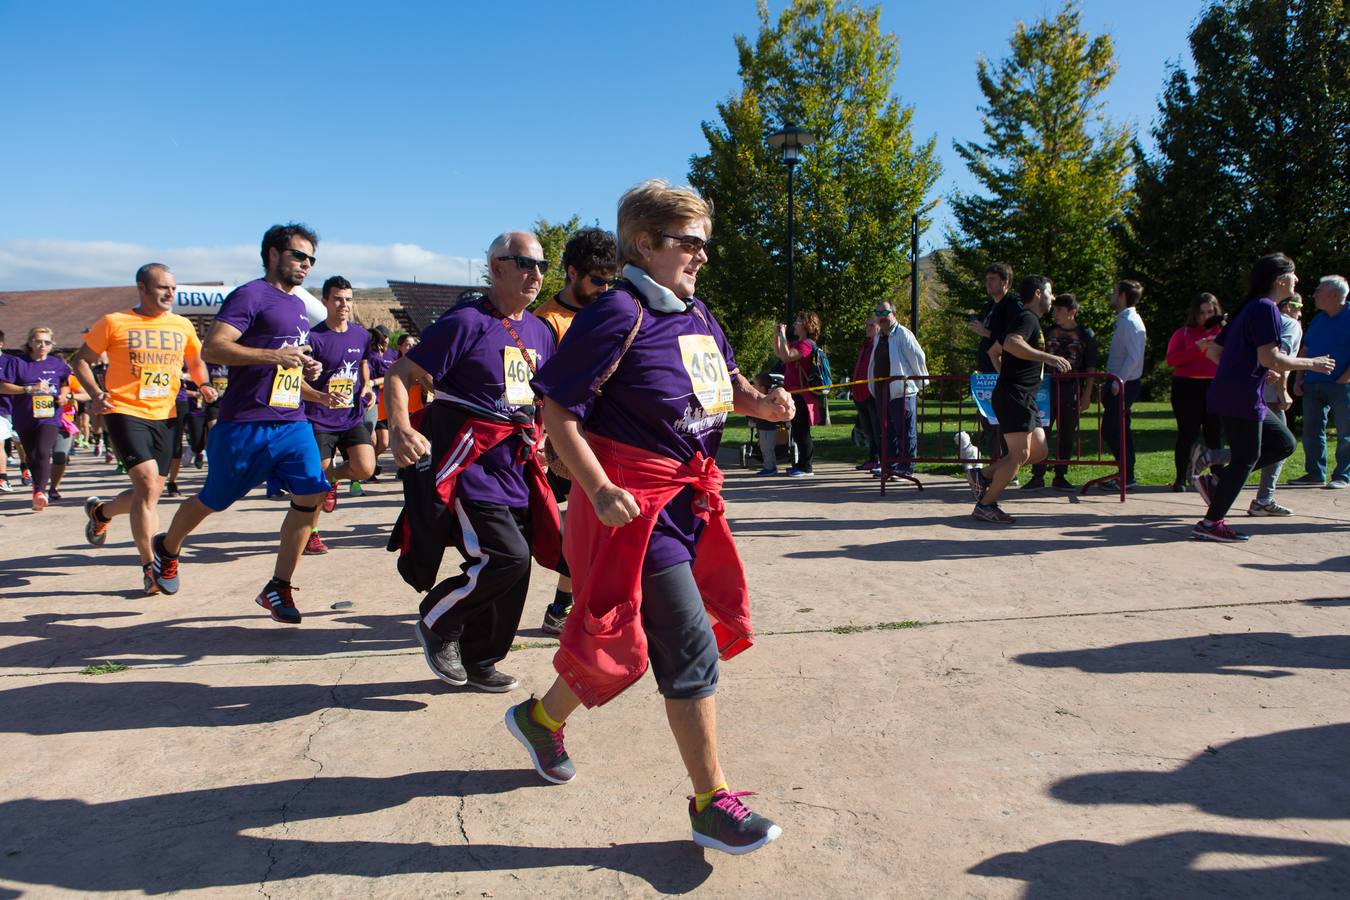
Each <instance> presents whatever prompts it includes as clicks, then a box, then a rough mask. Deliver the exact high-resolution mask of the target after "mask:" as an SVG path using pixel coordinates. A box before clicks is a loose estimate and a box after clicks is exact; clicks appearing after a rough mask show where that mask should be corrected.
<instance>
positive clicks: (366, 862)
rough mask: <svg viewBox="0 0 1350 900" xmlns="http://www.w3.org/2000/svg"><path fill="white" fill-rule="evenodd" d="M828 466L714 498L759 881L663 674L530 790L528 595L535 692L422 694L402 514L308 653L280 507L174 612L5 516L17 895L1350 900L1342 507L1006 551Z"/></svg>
mask: <svg viewBox="0 0 1350 900" xmlns="http://www.w3.org/2000/svg"><path fill="white" fill-rule="evenodd" d="M78 459H79V458H78V457H77V460H78ZM822 469H823V472H824V474H822V475H821V476H819V477H817V478H816V479H814V480H812V481H811V482H807V483H805V484H802V483H799V482H787V481H785V480H783V481H779V480H770V481H766V480H764V479H752V478H749V477H745V476H742V475H740V474H739V473H732V474H731V476H730V478H729V481H728V490H727V495H728V500H729V503H730V504H731V507H730V512H731V516H732V518H733V528H734V530H735V532H736V534H737V536H738V544H739V546H740V548H741V551H742V554H743V556H744V557H745V560H746V566H747V574H748V576H749V579H750V583H751V589H752V594H753V596H754V601H755V614H756V621H757V625H758V627H759V629H760V640H759V643H758V644H757V646H756V647H755V648H753V649H752V650H750V651H748V652H747V653H745V654H743V655H742V656H740V657H738V658H737V659H735V660H733V661H732V662H730V663H728V664H726V665H725V666H724V668H723V678H722V682H721V685H720V688H719V693H720V701H719V713H720V715H719V719H720V722H721V728H720V731H721V743H722V748H721V750H722V756H723V761H724V765H725V767H726V769H727V771H728V775H729V777H730V779H731V783H732V786H733V788H734V789H737V790H753V791H757V792H758V793H757V796H756V797H755V798H753V800H752V803H753V805H754V806H755V808H756V809H757V810H759V811H762V812H764V813H766V814H768V815H769V816H770V817H772V818H773V819H775V821H778V822H779V823H780V824H782V825H783V827H784V834H783V837H782V838H781V839H780V840H779V841H778V842H777V843H775V844H773V845H771V846H769V847H767V848H765V849H763V850H761V851H759V852H757V853H755V854H753V855H751V856H748V857H741V858H732V857H727V856H723V855H721V854H714V853H711V852H707V853H705V852H704V851H701V850H699V849H698V848H696V847H695V846H694V845H693V844H692V843H691V842H690V841H689V840H688V837H689V827H688V820H687V816H686V813H685V796H686V794H687V792H688V783H687V779H686V778H685V777H684V776H683V773H682V767H681V765H680V762H679V758H678V754H677V753H676V751H675V747H674V744H673V742H672V741H671V739H670V737H669V732H668V730H667V728H666V725H665V721H664V716H663V713H662V709H661V703H660V698H659V697H658V696H657V695H656V692H655V686H654V683H653V681H652V680H651V678H650V676H648V677H646V678H644V680H643V681H642V682H640V683H639V684H638V685H637V686H636V687H635V688H634V689H632V690H630V691H629V692H628V693H626V694H624V695H622V696H621V697H619V698H618V699H617V700H615V701H614V702H612V703H611V704H609V705H607V706H605V707H603V708H601V709H599V710H592V711H581V712H579V713H578V714H577V716H576V717H575V718H574V719H573V720H572V722H571V723H569V725H568V747H569V750H570V752H571V753H572V756H573V758H574V759H575V760H576V763H577V766H578V770H579V773H580V774H579V776H578V778H577V780H576V781H575V782H574V783H573V784H570V785H566V786H561V787H560V786H553V785H547V784H544V783H543V782H542V781H540V780H539V779H538V778H537V777H536V776H535V775H534V774H533V773H532V771H531V770H530V769H528V768H527V765H528V763H527V760H526V758H525V755H524V753H523V751H522V750H521V749H520V747H519V745H518V744H516V743H515V741H514V740H513V739H511V738H510V736H509V735H508V734H507V733H506V731H505V729H504V728H503V727H502V724H501V717H502V714H503V712H504V711H505V709H506V707H507V706H508V705H509V704H511V703H514V702H518V701H519V700H520V699H523V698H524V697H526V696H528V693H529V692H531V691H535V692H538V691H542V690H543V689H544V688H545V687H546V686H547V684H548V683H549V681H550V680H551V677H552V668H551V664H550V659H551V649H550V644H551V642H549V641H547V640H546V639H545V638H544V636H543V635H542V634H540V633H538V632H537V630H536V626H537V621H538V618H539V617H540V616H541V615H542V610H543V606H544V605H545V604H546V603H547V601H548V599H549V597H550V595H551V592H552V587H553V584H552V578H551V577H550V576H548V575H547V574H546V573H541V574H540V575H539V576H538V577H536V579H535V582H534V584H533V585H532V587H531V595H530V601H529V605H528V606H527V611H526V614H525V619H524V620H523V622H522V630H521V641H522V643H523V644H525V645H526V646H525V647H523V648H522V649H520V650H518V651H516V652H515V653H513V655H512V656H511V657H510V659H509V660H508V663H507V664H506V665H505V666H504V668H507V669H508V670H510V671H512V672H514V673H516V674H518V675H519V676H520V677H521V681H522V689H521V690H519V691H516V692H513V693H512V694H510V695H486V694H479V693H473V692H465V691H456V690H454V689H450V688H447V687H446V686H444V685H442V684H441V683H440V682H438V681H436V680H435V679H434V678H432V676H431V674H430V672H429V671H428V670H427V669H426V667H425V665H424V664H423V662H422V659H421V656H420V652H419V651H417V650H416V648H415V645H414V641H413V637H412V631H411V623H412V621H413V615H414V612H415V602H416V595H415V594H413V593H412V592H411V591H410V590H408V589H407V588H406V587H405V586H403V585H402V584H401V582H399V581H398V579H397V576H396V575H395V574H394V571H393V565H392V556H391V555H389V554H386V553H385V552H384V551H383V550H382V549H381V547H382V544H383V539H384V537H383V536H384V533H385V530H386V529H387V525H388V523H389V522H390V521H391V520H392V518H393V514H394V512H395V511H396V508H397V502H398V501H397V494H396V493H395V489H394V487H393V485H387V484H382V485H376V486H374V487H373V489H372V490H371V491H370V492H369V493H368V495H367V496H366V497H364V498H359V499H348V498H346V497H345V496H344V498H343V500H342V503H341V504H340V505H339V507H338V511H337V512H336V513H334V514H333V515H332V516H329V517H326V519H325V522H324V526H325V530H324V535H325V541H327V542H328V543H329V544H330V546H333V547H334V551H333V552H332V553H330V554H328V555H327V556H324V557H317V558H306V559H305V560H303V561H302V563H301V568H300V572H299V575H298V576H297V584H298V585H299V586H300V587H301V591H300V592H299V593H298V594H297V601H298V602H299V603H300V605H301V608H302V609H304V610H305V611H306V613H307V618H306V622H305V624H304V625H303V626H301V627H300V628H286V627H282V626H278V625H276V624H275V623H272V622H271V621H270V620H268V619H267V618H266V617H265V615H264V614H263V613H262V611H261V610H259V609H257V607H255V606H253V604H252V599H251V598H252V596H253V594H254V593H256V591H257V589H258V587H259V586H260V585H261V583H262V581H263V580H265V578H266V575H267V573H268V572H269V571H270V567H271V559H272V552H273V542H274V540H275V538H274V534H275V528H276V525H277V524H278V522H279V519H280V517H281V515H282V507H281V505H280V504H274V503H268V502H267V501H265V500H262V499H249V500H246V501H245V502H243V503H241V504H240V505H239V506H238V507H236V508H235V509H232V510H230V511H229V512H227V513H225V514H222V515H220V516H217V517H213V518H212V519H211V520H209V521H208V523H207V524H206V525H205V526H204V527H203V531H202V534H201V536H200V539H198V538H195V537H194V538H193V539H192V540H191V542H190V544H189V547H190V548H191V550H190V555H189V556H186V557H185V560H184V567H183V573H184V574H183V577H184V589H183V592H182V593H181V594H179V595H178V596H176V597H174V598H164V597H155V598H140V597H139V596H137V595H138V594H139V592H138V591H136V590H134V588H135V587H136V584H137V580H138V573H137V572H136V570H135V567H134V560H133V559H132V558H131V555H130V549H129V543H128V542H127V540H126V538H127V535H126V531H125V523H116V524H115V525H114V526H113V527H114V532H113V536H112V538H110V543H109V545H108V546H107V547H105V548H102V549H95V548H91V547H88V546H86V545H84V543H83V540H82V537H81V535H80V531H79V529H80V527H81V522H82V519H81V516H80V513H79V509H78V506H77V502H78V501H75V500H72V501H67V503H66V504H65V505H63V506H57V507H53V508H52V509H50V510H48V511H47V512H45V513H42V514H40V515H34V514H31V513H27V512H24V511H22V510H21V509H19V508H18V507H19V504H18V503H17V502H15V501H13V500H11V499H8V498H7V499H4V500H0V516H3V518H0V604H3V609H4V612H5V615H4V616H3V617H0V622H3V624H0V754H3V758H4V759H5V760H6V765H5V767H4V768H3V769H0V897H5V896H56V895H66V894H88V893H103V894H110V895H128V896H130V895H136V894H144V893H155V894H158V893H166V892H171V891H183V892H190V893H202V894H208V893H209V894H219V895H223V896H240V895H243V894H246V893H247V894H251V895H263V896H269V897H292V896H296V897H298V896H313V895H326V896H344V897H347V896H399V897H402V896H410V895H416V896H446V897H454V896H465V897H480V896H494V897H511V896H539V895H551V896H588V897H589V896H651V895H656V894H678V893H697V894H699V895H703V896H733V895H734V896H774V895H777V896H790V897H797V896H802V897H821V896H838V895H841V894H843V893H845V892H848V893H850V894H855V895H860V896H866V897H872V896H875V897H1024V896H1025V897H1037V898H1039V897H1114V896H1118V897H1155V896H1156V897H1190V896H1213V897H1276V896H1279V897H1344V896H1347V895H1350V849H1347V848H1350V774H1347V770H1346V766H1345V760H1346V759H1350V716H1348V715H1347V710H1350V688H1347V685H1346V683H1345V677H1344V673H1345V671H1346V669H1347V667H1350V636H1348V635H1347V630H1348V629H1347V624H1348V623H1350V599H1347V591H1346V576H1347V572H1348V571H1350V558H1347V556H1346V554H1345V551H1344V546H1345V536H1346V526H1347V522H1348V521H1350V516H1347V509H1346V506H1345V503H1346V501H1350V498H1345V500H1342V497H1341V495H1340V494H1339V493H1336V492H1330V491H1315V490H1289V491H1287V492H1282V494H1281V499H1282V501H1283V502H1286V503H1288V504H1289V505H1290V506H1294V507H1295V508H1296V509H1298V510H1299V511H1300V512H1301V513H1302V515H1300V516H1298V517H1296V518H1291V519H1285V520H1270V519H1264V520H1251V529H1250V530H1251V531H1252V533H1253V534H1254V535H1255V537H1254V539H1253V541H1252V542H1251V543H1250V544H1247V545H1243V546H1218V545H1210V544H1199V543H1196V542H1193V541H1189V540H1187V539H1186V531H1187V529H1188V527H1189V525H1190V524H1191V523H1192V522H1193V521H1194V519H1195V518H1196V517H1197V516H1198V512H1197V506H1198V501H1197V500H1196V499H1195V498H1194V496H1193V495H1173V494H1163V493H1154V492H1145V493H1142V494H1139V495H1134V496H1132V497H1131V498H1130V500H1129V501H1128V502H1127V503H1125V504H1120V503H1119V502H1117V501H1115V500H1114V499H1112V498H1110V497H1107V496H1105V495H1098V496H1094V497H1089V498H1083V499H1081V500H1079V501H1077V502H1074V501H1071V500H1069V499H1068V498H1065V497H1063V496H1060V495H1051V494H1043V495H1038V496H1035V497H1034V498H1033V497H1030V496H1026V497H1022V496H1017V495H1016V494H1015V493H1014V494H1013V495H1011V496H1010V497H1009V499H1008V501H1007V502H1006V504H1005V506H1006V508H1007V509H1008V511H1009V512H1011V513H1012V514H1014V515H1017V516H1019V517H1021V519H1020V521H1019V524H1018V526H1016V527H1015V528H1013V529H990V528H986V527H983V526H980V525H978V524H977V523H974V522H972V521H971V520H969V517H968V514H969V507H970V498H969V493H968V491H965V489H964V488H963V487H962V486H961V485H960V484H958V483H956V482H954V481H951V480H946V479H932V480H931V482H930V484H929V486H928V488H927V489H926V490H925V491H923V492H922V493H920V492H917V491H914V490H913V489H912V488H910V489H905V488H901V489H900V490H899V491H893V492H891V493H890V494H889V495H888V496H887V497H886V498H884V499H883V498H879V497H878V496H877V495H876V492H875V486H874V485H873V484H871V483H869V482H867V481H865V480H863V479H860V478H858V477H856V476H855V475H853V474H852V473H850V472H846V471H845V470H844V469H843V468H842V467H822ZM192 477H193V478H195V477H196V475H195V473H194V474H193V476H192ZM926 480H927V479H926ZM69 485H70V487H71V488H72V490H71V491H69V494H71V495H82V494H84V493H88V492H89V491H95V490H96V491H101V492H105V493H106V492H107V491H108V489H109V488H111V487H113V486H115V485H116V479H115V478H114V477H112V476H111V475H110V473H109V471H107V470H104V469H103V468H102V467H101V466H92V465H90V464H89V463H84V464H83V465H77V466H76V468H75V469H74V471H73V472H72V476H71V479H70V482H69ZM255 496H256V495H255ZM330 522H331V523H332V524H330ZM1238 522H1239V523H1240V524H1241V525H1246V524H1248V523H1247V522H1246V521H1244V520H1241V518H1240V517H1238ZM338 600H348V601H350V602H351V603H352V604H353V606H352V607H351V608H350V609H343V610H332V609H329V608H328V607H329V605H330V604H331V603H333V602H336V601H338ZM914 623H924V624H920V625H914ZM109 661H111V662H117V663H119V664H122V665H126V666H128V667H129V668H127V669H126V670H123V671H119V672H116V673H113V674H107V675H101V676H89V675H80V674H78V672H79V671H80V670H81V669H83V668H84V667H85V666H88V665H92V664H98V663H103V662H109Z"/></svg>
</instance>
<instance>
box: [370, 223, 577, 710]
mask: <svg viewBox="0 0 1350 900" xmlns="http://www.w3.org/2000/svg"><path fill="white" fill-rule="evenodd" d="M543 257H544V251H543V248H541V247H540V246H539V241H538V240H537V239H536V238H535V236H534V235H533V234H530V233H529V232H524V231H508V232H505V233H503V234H501V235H498V237H497V238H496V240H494V241H493V242H492V245H491V246H490V247H489V248H488V258H487V262H488V267H489V269H490V272H491V276H492V287H490V288H489V289H488V294H487V297H486V298H484V299H482V300H473V301H469V302H465V303H460V304H459V305H457V306H455V307H453V308H451V309H450V311H449V312H447V313H445V315H443V316H441V317H440V318H439V319H438V320H437V321H436V323H435V324H434V325H432V326H431V327H430V328H428V329H427V330H426V331H424V332H422V340H421V342H420V343H418V344H417V345H416V346H414V347H412V348H411V349H410V350H409V351H408V352H407V353H406V354H405V355H404V356H402V357H401V358H400V359H399V361H398V362H396V363H394V365H393V367H392V368H391V369H390V370H389V374H388V375H387V376H386V377H385V382H384V389H385V395H384V397H385V407H386V409H387V410H388V412H389V437H390V449H391V450H392V451H393V454H394V461H395V462H397V463H398V464H399V465H400V466H404V467H411V466H415V465H417V464H418V462H419V460H422V459H423V457H425V456H427V455H428V454H432V453H433V447H432V442H431V441H430V440H429V439H428V438H427V436H426V435H425V434H423V433H422V432H421V431H419V430H417V429H415V428H414V427H413V425H412V422H411V420H410V418H409V415H408V391H409V390H410V389H411V388H412V386H413V385H415V384H419V383H424V382H425V381H426V380H427V379H430V380H432V381H433V382H435V385H436V393H435V399H434V401H433V402H432V403H431V405H430V406H428V407H427V408H426V411H425V413H424V416H426V417H427V419H428V420H430V419H431V417H432V416H441V417H444V416H448V415H450V414H452V413H453V414H457V415H462V416H465V417H467V421H468V422H469V424H468V425H467V426H466V428H465V430H464V431H462V432H461V434H463V435H465V437H464V440H463V443H462V445H457V446H460V449H462V451H463V453H462V454H458V453H457V454H453V455H450V462H448V463H447V466H446V469H447V473H448V472H450V471H455V472H457V473H458V474H457V476H456V481H455V483H454V488H453V494H452V496H451V503H452V504H453V508H454V511H455V515H456V517H457V520H458V525H457V527H456V529H455V532H454V536H453V537H454V541H455V545H456V547H457V548H458V549H459V552H460V555H461V556H462V557H463V558H464V562H463V564H462V566H461V571H460V572H459V573H457V574H455V575H452V576H451V577H449V578H445V579H443V580H441V581H440V582H439V583H437V584H436V585H435V586H434V587H432V588H431V590H430V591H428V592H427V593H426V595H425V596H424V597H423V598H422V602H421V605H420V610H419V611H420V617H419V619H418V621H417V624H416V625H415V626H414V628H415V629H416V632H417V639H418V641H420V642H421V644H422V649H423V651H424V654H425V656H426V660H427V665H428V666H430V667H431V671H432V672H434V673H435V675H436V677H437V678H439V679H441V680H442V681H444V682H445V683H447V684H452V685H456V686H463V685H466V684H467V685H469V686H470V687H473V688H476V689H478V690H480V691H489V692H493V693H503V692H506V691H510V690H514V689H515V688H516V687H517V686H518V685H519V682H518V681H517V679H516V677H515V676H514V675H509V674H507V673H506V672H502V671H500V670H498V669H497V663H499V662H501V661H502V660H503V659H505V658H506V654H507V652H508V651H509V650H510V649H511V641H512V640H513V639H514V637H515V633H516V626H517V625H519V624H520V615H521V613H522V612H523V611H524V609H525V595H526V592H527V591H528V590H529V586H530V570H531V561H530V557H531V518H530V517H531V508H530V507H531V505H530V490H529V483H528V482H527V481H526V472H525V455H526V454H528V453H534V452H535V448H534V447H530V446H526V445H525V443H524V441H523V439H522V438H521V436H520V434H519V433H518V432H517V433H515V434H512V435H511V436H509V437H506V438H505V439H503V440H500V441H499V442H497V443H495V444H493V445H492V446H491V447H490V448H487V449H484V450H483V451H482V452H481V455H478V456H477V457H476V458H475V459H474V461H473V462H472V463H471V464H469V465H468V466H467V467H465V468H463V469H462V470H460V469H459V467H458V465H457V464H456V463H455V462H454V459H455V458H456V457H458V458H459V459H461V460H462V459H466V458H468V455H469V454H471V453H473V452H476V450H477V448H478V446H479V440H480V439H479V438H478V437H477V436H476V433H475V431H474V426H473V422H474V421H485V422H487V423H490V424H493V425H497V426H498V427H500V423H520V424H522V425H524V424H527V423H532V422H533V421H534V414H535V396H534V391H533V389H532V388H531V387H530V381H531V380H532V379H533V377H534V373H535V371H536V370H537V369H538V368H539V367H540V366H542V365H543V364H544V363H545V362H547V361H548V359H549V358H550V357H551V356H552V355H553V348H554V340H553V332H552V331H550V330H549V328H548V326H547V325H545V324H544V323H543V322H542V321H540V320H539V319H538V318H537V317H536V316H535V315H534V314H533V313H530V312H529V311H528V307H529V306H530V304H531V303H533V302H534V299H535V297H537V296H538V294H539V288H540V287H541V286H542V285H543V281H544V273H545V272H546V271H547V270H548V260H546V259H544V258H543ZM446 449H447V450H448V449H449V448H446ZM434 452H435V455H433V456H432V457H431V459H432V460H439V459H441V457H442V456H443V455H445V454H443V452H442V448H439V447H437V448H434ZM400 477H404V476H403V475H402V474H401V476H400ZM406 483H407V478H405V484H406Z"/></svg>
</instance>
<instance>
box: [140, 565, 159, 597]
mask: <svg viewBox="0 0 1350 900" xmlns="http://www.w3.org/2000/svg"><path fill="white" fill-rule="evenodd" d="M141 585H142V587H144V588H145V596H147V597H153V596H154V595H155V594H158V593H159V585H158V584H156V583H155V564H154V563H153V562H148V563H141Z"/></svg>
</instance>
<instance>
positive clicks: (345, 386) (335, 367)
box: [305, 322, 370, 434]
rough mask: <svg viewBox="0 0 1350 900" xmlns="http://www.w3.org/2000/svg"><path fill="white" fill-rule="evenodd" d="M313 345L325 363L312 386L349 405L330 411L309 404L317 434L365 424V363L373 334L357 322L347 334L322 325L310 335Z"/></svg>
mask: <svg viewBox="0 0 1350 900" xmlns="http://www.w3.org/2000/svg"><path fill="white" fill-rule="evenodd" d="M309 345H310V346H311V347H313V348H314V358H315V359H317V360H318V361H319V362H321V363H323V371H322V372H321V373H319V377H318V378H316V379H315V380H314V381H313V382H311V384H312V385H313V387H314V389H315V390H318V391H332V392H333V393H335V394H337V395H339V396H341V397H343V398H344V400H345V402H346V405H345V406H343V407H340V408H337V409H330V408H328V407H327V406H323V405H322V404H319V403H310V402H308V401H306V402H305V415H306V416H307V417H308V418H309V421H310V424H312V425H313V426H314V428H315V430H316V431H329V432H333V433H334V434H336V433H338V432H342V431H346V430H347V429H348V428H352V427H355V426H357V425H360V424H361V417H362V416H363V415H364V413H365V409H364V407H362V406H361V391H362V390H364V389H365V382H364V381H362V380H361V361H362V360H364V359H367V358H369V356H370V332H368V331H366V330H365V329H364V328H362V327H361V326H360V325H357V324H356V323H355V322H348V323H347V330H346V331H333V330H332V329H331V328H329V327H328V323H326V322H320V323H319V324H318V325H315V326H314V327H313V328H312V329H310V332H309Z"/></svg>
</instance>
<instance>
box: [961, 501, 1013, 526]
mask: <svg viewBox="0 0 1350 900" xmlns="http://www.w3.org/2000/svg"><path fill="white" fill-rule="evenodd" d="M970 515H971V518H973V519H975V520H976V521H978V522H992V523H994V524H995V525H1011V524H1012V523H1013V522H1016V521H1017V520H1016V519H1014V518H1013V517H1012V516H1010V515H1008V514H1007V513H1005V512H1004V511H1003V510H1001V509H999V506H998V504H997V503H976V504H975V510H974V511H973V512H972V513H971V514H970Z"/></svg>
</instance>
